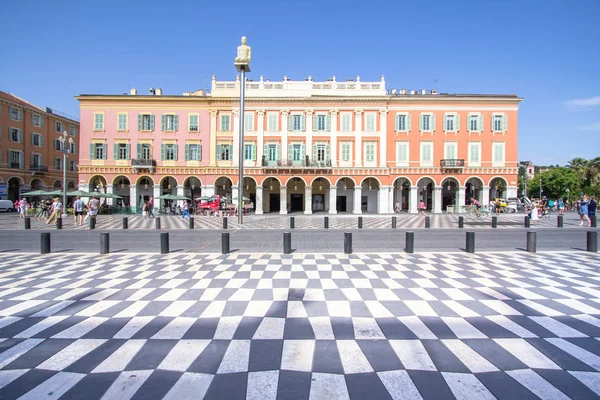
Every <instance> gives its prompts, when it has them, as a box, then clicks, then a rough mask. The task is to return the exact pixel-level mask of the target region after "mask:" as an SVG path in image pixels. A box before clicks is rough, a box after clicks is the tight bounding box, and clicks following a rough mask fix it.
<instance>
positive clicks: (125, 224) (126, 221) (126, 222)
mask: <svg viewBox="0 0 600 400" xmlns="http://www.w3.org/2000/svg"><path fill="white" fill-rule="evenodd" d="M123 229H129V218H127V217H123Z"/></svg>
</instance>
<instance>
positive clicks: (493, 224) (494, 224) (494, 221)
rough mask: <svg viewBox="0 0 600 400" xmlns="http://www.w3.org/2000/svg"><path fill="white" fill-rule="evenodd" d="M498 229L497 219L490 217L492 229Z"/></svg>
mask: <svg viewBox="0 0 600 400" xmlns="http://www.w3.org/2000/svg"><path fill="white" fill-rule="evenodd" d="M497 227H498V217H496V216H495V215H494V216H493V217H492V228H497Z"/></svg>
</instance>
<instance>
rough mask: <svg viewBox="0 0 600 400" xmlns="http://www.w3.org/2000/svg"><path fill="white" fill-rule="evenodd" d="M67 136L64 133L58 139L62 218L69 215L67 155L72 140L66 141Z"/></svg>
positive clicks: (65, 132) (69, 151)
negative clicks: (61, 172) (61, 161)
mask: <svg viewBox="0 0 600 400" xmlns="http://www.w3.org/2000/svg"><path fill="white" fill-rule="evenodd" d="M67 136H68V134H67V131H64V132H63V134H62V136H60V137H59V138H58V140H59V141H60V144H61V149H62V152H63V213H62V217H63V218H66V217H68V216H69V214H68V213H67V154H70V153H71V149H70V147H71V145H72V144H73V138H72V137H70V138H69V139H68V140H67ZM67 145H68V146H67Z"/></svg>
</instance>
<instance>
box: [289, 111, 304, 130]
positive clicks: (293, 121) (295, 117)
mask: <svg viewBox="0 0 600 400" xmlns="http://www.w3.org/2000/svg"><path fill="white" fill-rule="evenodd" d="M303 130H304V115H302V114H292V115H291V116H290V131H303Z"/></svg>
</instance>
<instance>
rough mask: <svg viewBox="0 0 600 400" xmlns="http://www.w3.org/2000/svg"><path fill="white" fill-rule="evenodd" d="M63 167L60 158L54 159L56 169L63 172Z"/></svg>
mask: <svg viewBox="0 0 600 400" xmlns="http://www.w3.org/2000/svg"><path fill="white" fill-rule="evenodd" d="M62 167H63V165H62V160H61V159H60V158H59V157H54V169H58V170H61V169H62Z"/></svg>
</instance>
